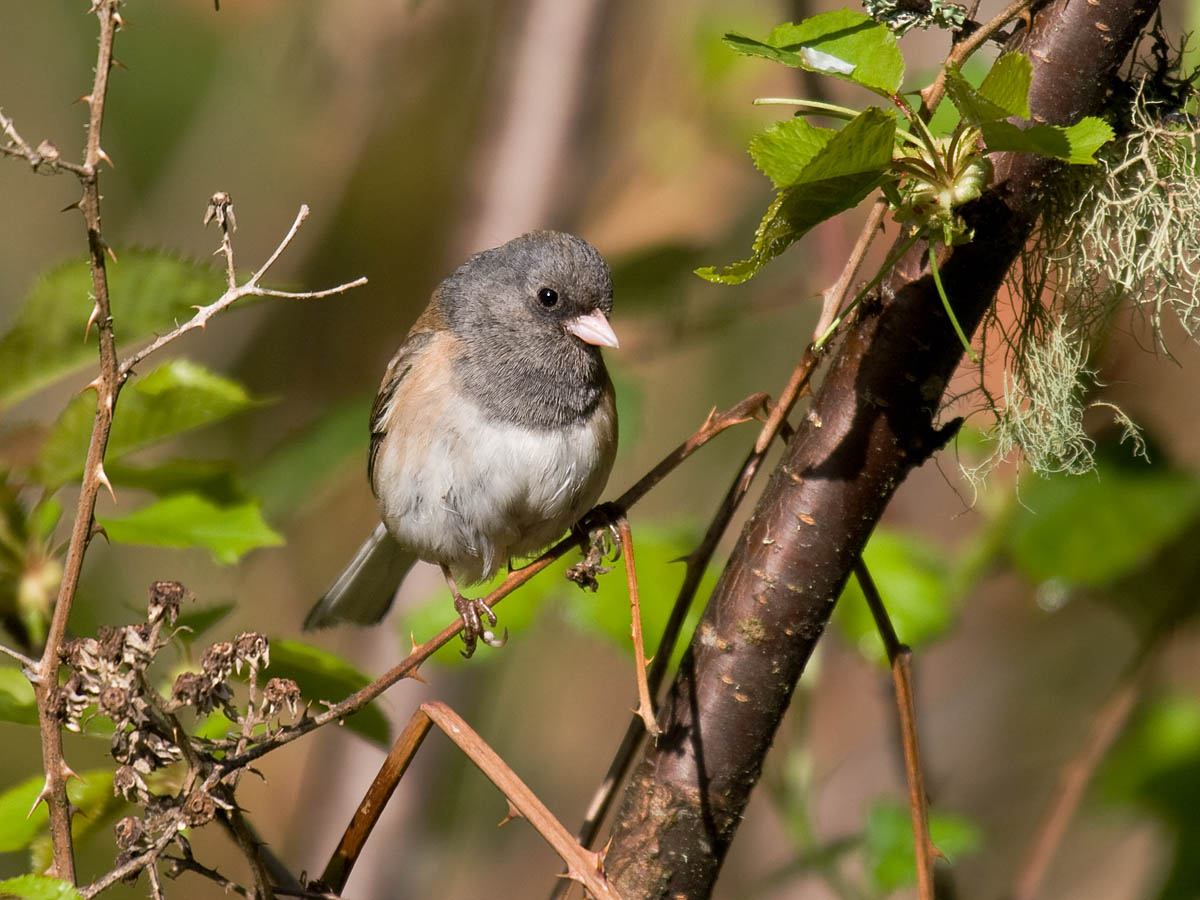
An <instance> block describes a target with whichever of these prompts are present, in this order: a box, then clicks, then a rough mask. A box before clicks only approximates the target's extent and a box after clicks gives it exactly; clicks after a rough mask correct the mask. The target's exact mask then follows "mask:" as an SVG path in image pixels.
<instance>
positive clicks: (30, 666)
mask: <svg viewBox="0 0 1200 900" xmlns="http://www.w3.org/2000/svg"><path fill="white" fill-rule="evenodd" d="M0 653H3V654H4V655H5V656H8V657H11V658H12V659H15V660H16V661H17V662H19V663H20V664H21V668H22V669H24V670H25V672H26V673H27V674H28V673H30V672H36V671H37V666H38V663H37V660H35V659H30V658H29V657H28V656H26V655H25V654H24V653H18V652H17V651H16V650H14V649H12V648H11V647H6V646H4V645H3V644H0Z"/></svg>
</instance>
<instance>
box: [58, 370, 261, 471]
mask: <svg viewBox="0 0 1200 900" xmlns="http://www.w3.org/2000/svg"><path fill="white" fill-rule="evenodd" d="M259 403H260V401H257V400H255V399H254V398H252V397H251V396H250V395H249V394H248V393H247V392H246V389H245V388H243V387H242V386H241V385H240V384H238V383H236V382H234V381H230V380H229V379H227V378H222V377H221V376H219V375H215V374H213V373H212V372H209V371H208V370H207V369H204V368H203V367H201V366H198V365H196V364H195V363H192V362H189V361H187V360H185V359H173V360H171V361H170V362H168V363H166V364H164V365H163V366H161V367H160V368H158V369H155V370H154V371H153V372H151V373H150V374H149V375H146V376H145V377H144V378H139V379H137V380H136V381H134V382H133V384H132V385H131V386H129V387H127V388H126V389H125V390H124V391H122V392H121V399H120V401H119V402H118V404H117V411H116V415H115V417H114V420H113V427H112V434H111V436H110V437H109V442H108V451H107V454H106V456H105V459H106V461H114V460H118V459H120V458H121V457H122V456H123V455H125V454H127V453H131V452H133V451H134V450H138V449H141V448H142V447H146V446H148V445H150V444H153V443H156V442H158V441H161V440H163V439H164V438H167V437H171V436H173V435H176V434H181V433H182V432H185V431H189V430H191V429H193V428H199V427H200V426H202V425H208V424H210V423H212V422H216V421H219V420H221V419H224V418H227V417H228V416H231V415H234V414H235V413H239V412H243V411H245V410H247V409H250V408H252V407H254V406H256V405H258V404H259ZM95 412H96V397H95V394H93V393H92V392H91V391H88V392H85V393H83V394H81V395H79V396H78V397H76V398H75V399H74V400H73V401H72V402H71V403H70V404H68V405H67V408H66V409H65V410H64V411H63V413H62V415H61V416H60V417H59V419H58V421H57V422H56V423H55V425H54V429H53V430H52V432H51V434H50V436H49V438H47V440H46V444H45V446H43V448H42V452H41V456H40V459H39V466H38V474H39V477H40V479H41V480H42V481H44V482H45V483H47V484H49V485H51V486H58V485H61V484H63V483H64V482H66V481H69V480H72V479H76V478H78V477H79V476H80V475H81V474H82V472H83V462H84V458H85V457H86V455H87V447H88V441H89V440H90V438H91V434H92V422H93V418H94V416H95Z"/></svg>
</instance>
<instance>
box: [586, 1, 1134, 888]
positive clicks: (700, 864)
mask: <svg viewBox="0 0 1200 900" xmlns="http://www.w3.org/2000/svg"><path fill="white" fill-rule="evenodd" d="M1154 8H1155V3H1154V0H1100V2H1098V3H1096V2H1095V0H1089V2H1087V3H1084V2H1079V0H1055V2H1052V3H1050V4H1048V5H1047V6H1045V7H1044V8H1042V9H1041V10H1040V11H1039V12H1038V14H1037V15H1036V16H1035V17H1034V20H1033V25H1032V28H1031V29H1030V30H1029V31H1028V32H1022V38H1023V40H1022V41H1021V47H1020V49H1022V50H1023V51H1024V52H1025V53H1026V54H1027V55H1029V56H1030V58H1031V60H1032V62H1033V86H1032V90H1031V93H1030V105H1031V108H1032V110H1033V112H1034V116H1035V118H1036V119H1039V120H1042V121H1049V122H1053V123H1058V124H1068V123H1071V122H1074V121H1077V120H1078V119H1079V118H1080V117H1081V116H1083V115H1085V114H1089V113H1095V112H1098V111H1099V109H1100V108H1101V106H1102V104H1103V101H1104V98H1105V96H1106V94H1107V90H1108V86H1109V85H1110V84H1111V83H1112V80H1113V79H1114V78H1115V76H1116V73H1117V69H1118V67H1119V65H1120V63H1121V62H1122V61H1123V59H1124V58H1125V56H1126V55H1127V54H1128V52H1129V50H1130V48H1131V47H1132V45H1133V42H1134V40H1135V38H1136V36H1137V34H1138V33H1139V32H1140V30H1141V29H1142V28H1143V27H1144V25H1145V23H1146V21H1147V20H1148V18H1149V16H1150V14H1151V12H1152V11H1153V9H1154ZM1057 171H1058V169H1057V166H1056V165H1055V164H1053V163H1051V162H1049V161H1047V160H1044V159H1035V158H1032V157H1028V156H1021V155H1007V156H1004V157H1002V158H1000V159H998V160H997V164H996V173H997V177H996V185H995V186H994V187H993V188H992V189H990V190H989V191H988V192H986V193H985V195H984V196H983V197H982V198H980V199H979V200H978V201H976V202H975V203H972V204H970V205H969V206H967V207H964V209H963V211H962V212H963V216H964V218H965V219H966V220H967V222H968V224H969V225H970V226H972V227H973V228H974V231H975V238H974V240H973V241H971V242H970V243H968V244H964V245H962V246H959V247H956V248H954V249H953V250H952V251H947V252H946V253H945V257H944V259H943V260H942V261H941V263H940V270H941V274H942V279H943V283H944V285H945V287H946V291H947V294H948V296H949V297H951V298H952V300H953V304H954V309H955V313H956V315H957V317H958V320H959V322H960V323H961V324H962V325H963V327H964V329H965V330H966V332H967V333H968V334H970V333H972V332H973V331H974V329H975V327H976V326H977V325H978V323H979V322H980V320H981V319H982V317H983V315H984V313H985V312H986V310H987V309H988V307H989V305H990V304H991V303H992V302H993V301H994V299H995V296H996V293H997V291H998V289H999V287H1000V285H1001V283H1002V280H1003V278H1004V276H1005V273H1006V272H1007V271H1008V269H1009V267H1010V266H1011V265H1012V262H1013V260H1014V259H1015V257H1016V255H1017V253H1018V252H1019V251H1020V249H1021V247H1022V246H1023V245H1024V243H1025V241H1026V240H1027V238H1028V237H1029V234H1030V231H1031V229H1032V227H1033V224H1034V222H1035V221H1036V217H1037V214H1038V211H1039V209H1040V206H1041V202H1042V198H1043V196H1044V195H1045V192H1046V190H1047V188H1049V187H1050V186H1052V184H1053V181H1054V177H1055V174H1056V172H1057ZM927 258H928V247H927V245H925V244H924V243H923V242H919V243H918V244H917V246H915V247H914V248H913V249H912V250H911V251H910V252H909V254H908V255H907V256H906V257H905V259H904V260H903V261H902V262H901V264H900V265H898V266H897V267H896V270H895V271H894V272H893V274H892V276H891V277H890V278H888V279H887V280H886V281H885V282H884V284H883V286H882V287H881V288H880V289H879V290H878V291H877V292H876V293H875V295H874V296H872V297H870V298H868V300H867V301H865V302H864V303H863V304H862V306H861V312H860V313H859V315H858V317H857V320H856V321H855V323H854V326H853V328H852V329H851V330H850V332H849V333H848V334H847V336H846V337H845V339H844V340H843V341H842V343H841V344H840V346H839V347H838V349H837V351H836V353H835V355H834V357H833V359H832V361H831V363H830V367H829V371H828V374H827V376H826V378H825V380H824V382H823V384H822V385H821V387H820V389H819V390H818V392H817V393H816V395H815V396H814V398H813V402H812V406H811V411H810V413H809V414H808V416H807V417H806V419H805V420H804V421H803V422H801V423H800V425H799V427H798V428H797V431H796V433H795V435H794V436H793V438H792V440H791V442H790V444H789V446H788V448H787V451H786V453H785V454H784V458H783V459H782V460H781V462H780V463H779V465H778V467H777V468H776V470H775V472H774V473H773V474H772V476H771V479H770V481H769V483H768V485H767V487H766V490H765V491H764V493H763V496H762V498H761V500H760V501H759V503H758V506H757V507H756V509H755V511H754V513H753V515H752V517H751V518H750V520H749V521H748V522H747V524H746V526H745V528H744V529H743V531H742V534H741V536H740V538H739V541H738V544H737V546H736V548H735V549H734V552H733V554H732V556H731V558H730V560H729V563H728V565H727V566H726V568H725V571H724V573H723V574H722V576H721V579H720V581H719V582H718V584H717V586H716V588H715V589H714V591H713V594H712V597H711V598H710V599H709V603H708V606H707V608H706V609H705V612H704V616H703V618H702V619H701V621H700V624H699V625H698V627H697V629H696V632H695V634H694V635H693V636H692V641H691V645H690V646H689V648H688V651H687V653H686V655H685V656H684V659H683V662H682V663H681V665H680V668H679V672H678V673H677V674H676V677H675V681H674V683H673V685H672V686H671V689H670V692H669V694H668V696H667V698H666V699H665V702H664V704H663V709H662V711H661V712H660V717H659V718H660V723H661V724H662V726H663V730H664V735H663V736H662V738H660V740H659V741H658V743H657V744H656V745H651V746H648V747H647V749H646V751H645V755H644V756H643V758H642V760H641V761H640V763H639V765H638V767H637V769H636V770H635V772H634V775H633V777H632V778H631V781H630V784H629V785H628V787H627V788H626V791H625V794H624V797H623V800H622V805H621V809H620V812H619V813H618V817H617V821H616V824H615V826H614V833H613V840H612V846H611V849H610V851H609V855H608V860H607V869H608V873H609V877H610V878H612V879H613V880H614V882H615V884H616V886H617V888H618V890H619V891H620V893H621V895H622V896H623V897H625V898H626V900H635V898H658V897H663V898H666V897H670V898H676V897H687V898H702V897H707V896H709V895H710V894H711V892H712V889H713V886H714V884H715V881H716V878H717V875H718V872H719V870H720V867H721V863H722V862H723V860H724V858H725V853H726V851H727V850H728V848H729V845H730V842H731V841H732V839H733V836H734V833H735V832H736V830H737V826H738V824H739V823H740V821H741V818H742V815H743V813H744V810H745V807H746V804H747V802H748V801H749V797H750V792H751V790H752V789H753V787H754V785H755V784H756V783H757V781H758V778H759V775H760V773H761V770H762V764H763V759H764V757H765V755H766V752H767V749H768V748H769V746H770V744H771V741H772V739H773V738H774V735H775V731H776V729H777V728H778V726H779V722H780V720H781V718H782V717H783V714H784V712H785V711H786V709H787V705H788V703H789V701H790V699H791V696H792V691H793V689H794V687H795V685H796V682H797V680H798V679H799V677H800V675H801V673H802V672H803V670H804V666H805V664H806V663H807V661H808V658H809V656H810V655H811V654H812V651H813V648H814V647H815V646H816V642H817V640H818V639H819V638H820V636H821V634H822V632H823V630H824V627H825V623H826V622H827V620H828V618H829V614H830V613H831V612H832V610H833V606H834V603H835V602H836V600H837V597H838V595H839V594H840V593H841V590H842V587H843V586H844V584H845V583H846V579H847V578H848V576H849V574H850V572H851V569H852V567H853V565H854V562H855V560H856V559H857V557H858V555H859V554H860V553H861V551H862V549H863V547H864V545H865V544H866V541H867V538H868V537H869V536H870V533H871V531H872V529H873V528H874V527H875V523H876V522H878V521H879V519H880V517H881V516H882V515H883V511H884V509H885V508H886V506H887V504H888V502H889V501H890V499H891V497H892V494H893V493H894V492H895V490H896V487H897V486H898V485H899V484H900V482H901V481H903V479H904V478H905V476H906V475H907V474H908V472H909V471H910V470H911V469H913V468H914V467H916V466H918V465H920V464H921V463H922V462H924V461H925V460H926V459H927V458H928V457H929V456H930V454H932V453H933V452H935V451H936V450H937V449H939V447H940V446H941V445H942V443H943V442H944V440H945V438H946V437H947V436H948V433H949V430H948V429H943V430H939V429H938V428H937V427H936V426H935V424H934V423H935V418H936V415H937V412H938V409H939V406H940V403H941V399H942V396H943V393H944V390H945V387H946V384H947V382H948V380H949V378H950V375H951V374H952V373H953V371H954V369H955V367H956V366H957V365H958V362H959V360H960V358H961V356H962V346H961V344H960V343H959V341H958V338H957V337H956V335H955V333H954V331H953V329H952V327H951V325H950V322H949V320H948V318H947V316H946V315H945V312H944V310H943V309H942V304H941V300H940V299H939V296H938V294H937V292H936V290H935V288H934V285H933V280H932V277H931V276H930V274H929V271H928V266H927Z"/></svg>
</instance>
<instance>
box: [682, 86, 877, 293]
mask: <svg viewBox="0 0 1200 900" xmlns="http://www.w3.org/2000/svg"><path fill="white" fill-rule="evenodd" d="M895 133H896V120H895V119H893V118H892V117H891V116H890V115H888V114H887V113H885V112H884V111H883V110H881V109H879V108H877V107H873V106H872V107H869V108H867V109H865V110H863V111H862V112H861V113H859V114H858V115H857V116H855V117H854V118H853V119H851V120H850V121H849V122H848V123H847V124H846V126H845V127H844V128H842V129H841V130H840V131H838V132H837V133H836V134H835V135H834V136H833V137H831V138H830V139H829V142H828V143H826V144H825V146H824V147H823V148H821V150H820V152H818V153H817V154H816V155H815V156H814V157H813V158H812V159H811V160H810V161H809V162H808V164H807V165H805V166H804V167H803V169H802V170H801V171H800V172H799V173H798V174H797V176H796V178H795V180H794V182H793V183H792V185H791V186H790V187H787V188H784V189H783V190H782V191H780V192H779V194H778V195H777V196H776V198H775V200H774V202H773V203H772V204H771V206H770V207H768V209H767V212H766V215H765V216H763V220H762V222H760V223H759V226H758V230H757V231H756V232H755V235H754V244H753V248H752V249H753V253H752V255H751V256H750V258H749V259H746V260H743V261H741V262H737V263H734V264H733V265H730V266H726V267H725V268H724V269H721V270H720V271H717V269H716V268H715V267H713V266H706V267H704V268H702V269H697V270H696V274H697V275H699V276H700V277H701V278H705V279H707V280H708V281H715V282H718V283H721V284H741V283H742V282H743V281H746V280H747V279H749V278H752V277H753V276H754V275H755V274H756V273H757V272H758V271H759V269H761V268H762V267H763V266H764V265H766V264H767V263H768V262H769V261H770V260H772V259H774V258H775V257H776V256H778V255H779V254H780V253H782V252H783V251H784V250H786V249H787V248H788V247H790V246H791V245H792V244H793V243H795V242H796V241H797V240H799V239H800V238H801V237H803V236H804V234H805V233H807V232H808V230H809V229H811V228H812V227H813V226H814V225H817V224H819V223H820V222H823V221H825V220H826V219H828V218H830V217H831V216H835V215H837V214H838V213H840V212H843V211H845V210H847V209H851V208H853V207H854V206H856V205H857V204H858V203H859V201H860V200H862V199H863V198H864V197H865V196H867V194H869V193H871V191H872V190H874V189H875V188H876V187H877V186H878V185H879V182H880V181H881V179H882V178H883V177H884V172H885V171H886V169H887V167H888V166H889V165H890V164H891V161H892V145H893V141H894V140H895Z"/></svg>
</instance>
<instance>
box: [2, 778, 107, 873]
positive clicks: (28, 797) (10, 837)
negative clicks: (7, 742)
mask: <svg viewBox="0 0 1200 900" xmlns="http://www.w3.org/2000/svg"><path fill="white" fill-rule="evenodd" d="M82 777H83V780H82V781H78V780H76V779H74V778H72V779H71V780H69V781H68V782H67V797H68V799H69V800H70V801H71V803H73V804H74V805H75V806H76V807H78V808H79V809H80V810H83V811H84V812H85V813H86V814H87V815H90V816H98V815H99V814H100V813H102V812H103V811H104V810H105V809H106V808H107V807H108V806H109V805H110V804H111V803H114V802H115V800H114V797H113V789H112V783H113V782H112V772H109V771H108V770H106V769H96V770H92V771H89V772H84V773H83V775H82ZM45 781H46V779H45V777H44V776H42V775H35V776H34V777H33V778H29V779H27V780H25V781H22V782H21V783H20V784H16V785H13V786H12V787H10V788H9V789H8V790H6V791H4V793H3V794H0V853H11V852H12V851H14V850H21V849H23V848H25V847H28V846H29V844H30V843H31V842H32V841H33V839H34V838H35V837H37V835H38V833H39V832H40V831H41V830H42V829H43V828H45V827H46V822H47V821H48V819H49V816H48V815H47V813H46V804H45V803H39V804H38V805H37V808H36V809H35V808H34V806H33V804H34V801H35V800H37V797H38V794H39V793H41V790H42V785H43V784H45ZM31 810H32V812H30V811H31ZM27 816H28V817H27ZM84 825H86V823H85V822H80V823H79V824H78V825H76V824H74V823H73V824H72V832H76V831H78V829H79V828H80V827H83V826H84Z"/></svg>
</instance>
